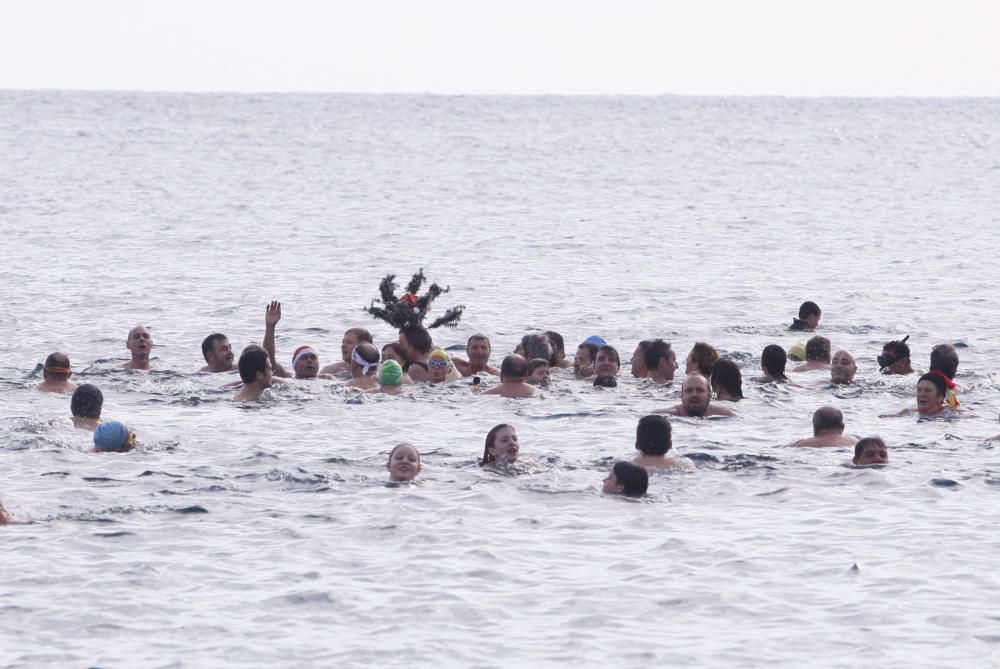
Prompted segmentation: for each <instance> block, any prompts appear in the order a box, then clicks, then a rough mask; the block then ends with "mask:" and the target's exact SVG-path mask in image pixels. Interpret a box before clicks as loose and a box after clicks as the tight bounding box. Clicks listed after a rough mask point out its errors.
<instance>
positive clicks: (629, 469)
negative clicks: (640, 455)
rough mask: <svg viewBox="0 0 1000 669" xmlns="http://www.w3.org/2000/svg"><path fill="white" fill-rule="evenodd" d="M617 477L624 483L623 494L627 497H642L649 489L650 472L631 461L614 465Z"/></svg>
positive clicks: (613, 468)
mask: <svg viewBox="0 0 1000 669" xmlns="http://www.w3.org/2000/svg"><path fill="white" fill-rule="evenodd" d="M612 470H613V471H614V473H615V478H616V479H618V482H619V483H621V484H622V486H623V487H624V490H622V494H623V495H625V496H626V497H642V496H643V495H645V494H646V490H648V489H649V474H648V473H647V472H646V469H645V467H640V466H639V465H633V464H632V463H631V462H616V463H615V466H614V467H612Z"/></svg>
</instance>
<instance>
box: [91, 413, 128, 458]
mask: <svg viewBox="0 0 1000 669" xmlns="http://www.w3.org/2000/svg"><path fill="white" fill-rule="evenodd" d="M134 446H135V432H133V431H132V430H130V429H129V428H128V426H127V425H125V423H122V422H121V421H117V420H112V421H108V422H106V423H101V424H100V425H98V426H97V429H96V430H94V450H95V451H101V452H104V453H125V452H126V451H131V450H132V448H133V447H134Z"/></svg>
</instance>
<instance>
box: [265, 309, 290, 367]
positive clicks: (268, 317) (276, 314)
mask: <svg viewBox="0 0 1000 669" xmlns="http://www.w3.org/2000/svg"><path fill="white" fill-rule="evenodd" d="M280 320H281V302H278V301H277V300H273V301H272V302H271V303H270V304H269V305H267V311H265V312H264V344H263V345H264V350H265V351H267V357H269V358H270V359H271V369H272V370H273V372H274V375H275V376H283V377H286V378H287V377H288V376H290V374H289V373H288V372H286V371H285V368H284V367H282V366H281V364H280V363H279V362H278V361H277V360H275V359H274V329H275V327H276V326H277V325H278V321H280Z"/></svg>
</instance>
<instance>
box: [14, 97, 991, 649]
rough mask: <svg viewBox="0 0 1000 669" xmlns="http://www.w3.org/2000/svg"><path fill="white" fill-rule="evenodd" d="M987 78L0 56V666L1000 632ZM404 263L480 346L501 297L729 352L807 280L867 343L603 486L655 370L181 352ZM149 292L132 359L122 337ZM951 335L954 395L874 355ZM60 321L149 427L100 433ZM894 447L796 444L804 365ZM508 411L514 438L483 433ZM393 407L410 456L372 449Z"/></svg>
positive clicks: (332, 307) (576, 326) (107, 389)
mask: <svg viewBox="0 0 1000 669" xmlns="http://www.w3.org/2000/svg"><path fill="white" fill-rule="evenodd" d="M998 118H1000V101H998V100H997V99H950V100H929V99H928V100H921V99H893V100H870V99H794V98H692V97H655V98H647V97H446V96H429V95H413V96H393V95H383V96H367V95H366V96H353V95H180V94H145V93H143V94H137V93H70V92H11V91H7V92H0V229H2V233H3V247H2V248H3V264H2V266H0V277H2V279H3V280H2V281H0V388H2V400H3V401H2V402H0V497H2V499H3V502H4V504H5V505H6V506H7V508H8V509H9V511H10V512H11V513H12V515H13V516H14V518H15V520H17V521H21V522H20V523H18V524H14V525H10V526H7V527H3V528H0V666H5V667H6V666H9V667H70V666H79V667H83V666H92V667H130V666H131V667H138V666H142V667H247V666H287V667H305V666H387V667H395V666H399V667H403V666H406V667H412V666H447V667H513V666H555V665H564V664H566V665H577V666H599V665H605V666H607V665H610V666H621V667H648V666H691V667H705V666H741V667H743V666H765V665H766V666H789V667H790V666H822V667H857V666H880V667H881V666H901V667H902V666H906V667H913V666H921V667H983V666H989V665H992V664H994V663H996V662H997V661H998V657H1000V610H998V608H997V602H998V597H1000V588H998V582H997V576H996V574H997V573H998V571H1000V557H998V551H997V550H996V549H997V539H996V537H995V530H996V527H997V523H998V521H1000V510H998V509H1000V507H998V504H997V502H998V499H1000V498H998V497H997V495H998V494H1000V457H998V451H997V445H998V444H1000V442H987V441H986V439H987V438H988V437H990V436H993V435H996V434H997V433H1000V424H998V422H997V414H998V409H1000V377H998V375H997V372H996V367H997V363H998V361H1000V345H998V344H1000V327H998V318H997V317H998V309H997V306H996V296H995V275H994V271H995V266H996V257H997V253H998V240H1000V233H998V225H1000V220H998V218H1000V126H998V123H997V119H998ZM420 267H423V268H424V270H425V272H426V273H427V275H428V276H429V277H430V278H431V279H432V280H435V281H438V282H440V283H441V284H445V285H450V286H451V292H450V293H449V294H447V295H445V296H443V297H441V298H440V299H439V300H438V302H437V303H436V304H437V306H439V307H440V309H441V310H443V309H444V308H446V307H449V306H453V305H454V304H464V305H465V306H466V315H465V317H464V318H463V320H462V322H461V324H460V326H459V327H458V328H457V329H455V330H445V331H436V332H435V333H434V336H435V339H436V341H437V342H438V343H440V344H442V345H454V344H462V343H464V341H465V339H466V337H468V336H469V335H470V334H472V333H474V332H478V331H481V332H485V333H487V334H489V335H490V336H491V338H492V340H493V348H494V360H493V361H494V363H499V361H500V359H501V358H502V357H503V355H504V354H505V353H506V352H508V351H510V350H511V349H512V348H513V347H514V345H515V344H516V342H517V341H518V340H519V339H520V337H521V335H523V334H525V333H528V332H535V331H539V330H547V329H554V330H557V331H560V332H561V333H563V335H564V336H565V337H566V340H567V342H568V344H569V345H570V348H572V347H573V346H575V344H576V343H577V342H579V341H581V340H583V339H584V338H586V337H587V336H589V335H592V334H599V335H602V336H603V337H605V338H606V339H607V340H608V341H609V342H611V343H612V344H614V345H616V346H617V347H618V348H619V350H620V351H621V352H622V357H623V358H628V357H629V356H630V355H631V352H632V350H633V349H634V347H635V345H636V342H637V341H638V340H640V339H647V338H652V337H657V336H659V337H664V338H666V339H668V340H669V341H671V342H672V343H673V344H674V346H675V347H676V348H677V349H678V351H679V352H680V355H681V357H682V358H683V356H684V355H686V353H687V351H688V350H689V349H690V347H691V345H692V344H693V343H694V342H695V341H708V342H710V343H712V344H713V345H715V346H716V347H717V348H719V349H720V350H721V351H723V352H724V353H725V354H726V355H728V356H730V357H732V358H733V359H735V360H737V361H738V362H739V363H740V365H741V367H742V370H743V374H744V377H745V378H749V377H752V376H755V375H756V371H757V366H758V365H757V360H758V359H759V355H760V352H761V350H762V349H763V347H764V346H765V345H767V344H770V343H778V344H781V345H783V346H786V347H787V346H791V345H792V344H794V343H796V342H799V341H802V340H804V337H802V336H801V335H797V334H795V333H789V332H787V331H786V330H785V328H786V326H787V324H788V323H789V322H790V319H791V317H792V316H793V315H794V314H795V311H796V309H797V307H798V305H799V303H800V302H802V301H803V300H807V299H811V300H814V301H816V302H817V303H819V305H820V306H821V307H822V308H823V319H822V323H821V333H822V334H824V335H826V336H827V337H829V338H831V339H832V341H833V345H834V347H835V348H846V349H848V350H850V351H852V352H853V353H854V355H855V356H856V357H857V358H858V363H859V367H860V370H859V375H858V383H857V384H856V385H855V386H854V387H851V388H841V389H835V388H831V387H829V386H827V385H824V384H823V383H822V379H823V375H822V374H814V375H812V376H809V377H806V378H802V377H800V380H799V383H798V384H797V385H795V386H793V387H781V388H773V387H760V386H752V385H749V384H748V385H747V387H746V393H747V399H746V400H745V401H743V402H741V403H739V405H738V406H737V411H738V412H739V417H737V418H735V419H728V420H697V419H676V420H674V421H673V423H674V443H675V446H676V449H677V451H678V452H679V453H680V454H683V455H688V456H690V457H692V458H693V459H694V460H695V461H696V464H697V466H696V469H695V471H694V472H693V473H690V474H686V475H684V474H681V475H670V476H656V477H654V478H653V479H652V482H651V486H650V494H649V496H648V497H647V498H646V499H644V500H641V501H628V500H623V499H619V498H612V497H606V496H602V495H601V494H600V492H599V488H600V483H601V479H602V478H603V477H604V476H605V474H606V472H607V470H608V469H609V467H610V465H611V464H612V463H613V462H614V461H615V460H616V459H618V458H627V457H631V455H632V454H633V453H634V450H633V445H634V440H635V437H634V434H635V432H634V430H635V424H636V421H637V420H638V418H639V417H641V416H642V415H644V414H646V413H648V412H649V411H651V410H653V409H656V408H659V407H663V406H666V405H667V404H670V403H674V402H676V401H677V397H678V392H677V388H676V387H673V388H663V387H652V386H649V385H646V384H640V383H637V382H636V381H634V380H633V379H631V377H630V375H629V370H628V367H627V365H626V366H625V367H623V369H622V382H621V384H620V385H619V387H618V388H616V389H612V390H606V389H593V388H591V387H589V386H587V385H586V384H580V383H577V382H574V381H571V380H569V379H566V378H560V379H558V380H557V382H556V384H555V385H554V387H553V388H552V389H551V390H548V391H546V392H544V393H542V395H541V396H540V397H538V398H535V399H530V400H523V401H507V400H501V399H495V398H488V397H474V396H473V395H472V394H471V393H470V392H469V389H468V386H467V385H465V384H464V383H457V384H455V385H452V386H449V387H434V388H430V387H418V388H414V389H412V391H411V392H409V393H408V394H407V395H406V396H402V397H382V396H379V397H364V398H360V399H359V398H357V397H356V396H353V395H351V394H349V393H346V392H345V391H344V389H343V388H342V387H341V385H340V383H339V382H314V383H301V384H295V385H294V386H292V387H285V388H282V389H281V390H280V391H277V392H274V393H273V394H272V396H271V397H270V399H269V400H268V401H266V402H264V403H263V404H261V405H260V406H253V407H246V406H237V405H235V404H234V403H232V402H231V401H230V398H231V397H232V395H233V390H232V389H231V388H223V387H222V386H223V384H224V383H225V382H227V381H229V380H231V377H229V378H221V377H219V376H208V375H199V374H197V373H195V372H196V370H197V369H198V368H199V367H200V366H201V365H202V364H203V361H202V359H201V355H200V348H199V346H200V342H201V340H202V338H203V337H205V335H207V334H209V333H210V332H214V331H221V332H224V333H226V334H228V335H229V337H230V339H231V341H232V343H233V345H234V347H235V348H236V349H237V350H239V349H241V348H242V347H243V346H245V345H246V344H248V343H252V342H259V340H260V338H261V335H262V333H263V317H264V308H265V305H266V303H267V301H269V300H272V299H277V300H281V302H282V304H283V313H284V317H283V319H282V321H281V323H280V324H279V331H278V342H277V343H278V351H279V357H280V358H282V359H283V360H284V361H285V362H288V361H290V358H291V354H292V351H293V350H294V349H295V348H296V347H297V346H299V345H300V344H311V345H313V346H314V347H316V348H317V349H318V351H319V355H320V359H321V362H322V363H326V362H332V361H334V360H335V359H336V358H338V356H339V343H340V338H341V335H342V333H343V331H344V330H345V329H346V328H348V327H353V326H366V327H369V328H370V329H371V330H372V332H373V333H374V335H375V338H376V343H384V342H387V341H389V340H391V339H394V338H395V333H394V332H392V331H391V330H390V328H389V327H388V326H386V325H384V324H381V323H379V322H376V321H373V320H371V319H370V318H369V317H368V316H367V315H366V314H365V313H364V312H363V311H362V307H363V306H365V305H366V304H368V303H369V301H370V300H371V299H372V298H373V297H375V296H377V286H378V282H379V280H380V279H381V277H382V276H384V275H385V274H387V273H390V272H391V273H396V274H398V275H400V276H401V277H403V278H404V279H405V278H406V277H408V276H409V275H410V274H411V273H412V272H414V271H416V270H417V269H418V268H420ZM136 324H143V325H145V326H147V327H148V328H149V329H150V331H151V332H152V333H153V336H154V339H155V342H156V349H155V351H154V366H155V367H156V371H153V372H152V373H127V372H121V371H116V370H115V369H114V368H115V367H116V366H117V365H119V364H121V363H122V362H124V361H125V359H126V357H125V354H126V350H125V348H124V340H125V336H126V333H127V331H128V330H129V328H131V327H132V326H134V325H136ZM904 335H910V342H909V343H910V345H911V347H912V348H913V353H914V360H915V365H916V366H917V367H921V368H926V367H927V364H928V354H929V351H930V348H931V347H932V346H933V345H934V344H937V343H942V342H949V343H953V344H955V345H956V346H958V350H959V353H960V355H961V359H962V362H961V367H960V371H959V381H960V382H961V384H962V386H963V387H964V390H963V392H962V394H961V398H962V401H963V404H964V405H965V406H967V407H968V408H969V409H970V411H969V412H967V414H966V415H964V416H963V417H962V418H960V419H956V420H952V421H939V422H929V423H918V422H916V421H915V420H914V419H910V418H893V419H889V418H880V417H879V415H880V414H883V413H886V412H890V411H896V410H898V409H900V408H903V407H905V406H911V405H913V404H914V384H915V378H914V377H909V378H903V377H892V378H889V377H882V376H880V375H879V374H878V373H877V370H876V368H875V367H876V365H875V360H874V358H875V355H876V354H877V353H878V352H879V351H880V349H881V345H882V343H884V342H886V341H889V340H891V339H897V338H900V337H902V336H904ZM55 350H62V351H65V352H67V353H68V354H69V355H70V357H71V359H72V363H73V368H74V370H75V372H76V376H75V380H76V381H77V382H91V383H95V384H97V385H98V386H99V387H100V388H101V389H102V390H103V392H104V395H105V398H106V399H105V407H104V417H105V418H106V419H119V420H123V421H125V422H127V423H128V424H129V425H130V426H132V427H133V429H135V431H136V432H137V433H138V434H139V437H140V440H141V441H142V442H143V447H142V448H141V449H140V450H138V451H136V452H133V453H130V454H125V455H119V454H111V455H106V454H101V455H98V454H94V453H91V452H89V446H90V444H89V434H87V433H84V432H82V431H77V430H74V429H73V428H72V427H71V426H70V424H69V421H68V419H67V416H68V413H69V410H68V405H69V401H68V398H66V397H62V396H52V395H44V394H41V393H38V392H36V391H35V390H33V386H34V385H35V384H36V383H38V381H39V380H40V379H39V378H38V372H37V371H34V370H35V367H36V365H37V364H38V363H39V362H41V361H42V360H43V359H44V357H45V356H46V355H47V354H48V353H50V352H52V351H55ZM828 403H832V404H836V405H837V406H839V407H841V409H842V410H843V412H844V415H845V419H846V423H847V431H848V432H849V433H852V434H855V435H862V436H864V435H871V434H878V435H881V436H882V437H883V438H884V439H885V440H886V441H887V442H888V444H889V448H890V460H891V462H890V465H889V466H888V467H886V468H882V469H852V468H849V467H847V466H845V464H846V463H848V462H849V460H850V456H851V453H849V452H848V451H847V450H846V449H832V450H821V451H809V452H802V451H798V450H792V449H789V448H786V447H785V445H786V444H787V443H789V442H790V441H793V440H795V439H798V438H800V437H804V436H809V434H810V433H811V425H810V417H811V414H812V412H813V411H814V410H815V409H816V408H817V407H819V406H821V405H823V404H828ZM500 422H508V423H512V424H514V425H515V426H516V427H517V429H518V431H519V433H520V436H521V443H522V457H523V458H525V459H527V460H531V461H533V462H534V463H535V465H536V467H535V469H534V471H533V473H527V474H522V475H520V476H503V475H499V474H496V473H489V472H483V471H480V470H479V469H478V467H477V466H476V458H477V456H478V455H480V454H481V452H482V448H483V439H484V436H485V434H486V432H487V431H488V430H489V428H490V427H492V426H493V425H494V424H496V423H500ZM404 440H406V441H411V442H413V443H414V444H416V445H417V446H418V448H419V449H420V450H421V452H422V454H423V458H424V471H423V473H422V475H421V477H420V482H419V483H418V484H416V485H413V486H404V487H391V486H388V485H386V478H387V476H386V471H385V468H384V463H385V459H386V455H387V453H388V451H389V449H390V448H391V447H392V446H393V445H394V444H395V443H397V442H399V441H404Z"/></svg>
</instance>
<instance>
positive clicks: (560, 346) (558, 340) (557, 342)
mask: <svg viewBox="0 0 1000 669" xmlns="http://www.w3.org/2000/svg"><path fill="white" fill-rule="evenodd" d="M542 334H543V335H545V336H546V337H548V338H549V341H550V342H552V357H551V358H549V364H550V365H555V364H556V363H557V362H559V361H558V360H557V359H556V358H557V357H558V356H559V354H560V353H562V355H563V357H564V358H565V357H566V340H565V339H563V336H562V335H561V334H559V333H558V332H555V331H554V330H546V331H545V332H543V333H542Z"/></svg>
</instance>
